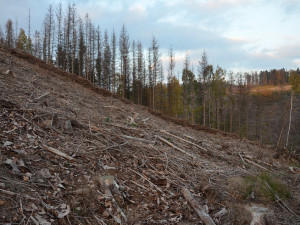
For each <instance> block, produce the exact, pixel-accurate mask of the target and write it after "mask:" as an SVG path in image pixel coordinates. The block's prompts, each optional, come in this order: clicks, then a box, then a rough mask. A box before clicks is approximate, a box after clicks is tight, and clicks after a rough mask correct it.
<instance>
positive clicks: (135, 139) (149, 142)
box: [121, 135, 155, 145]
mask: <svg viewBox="0 0 300 225" xmlns="http://www.w3.org/2000/svg"><path fill="white" fill-rule="evenodd" d="M121 137H123V138H127V139H130V140H134V141H140V142H144V143H148V144H152V145H154V144H155V141H149V140H146V139H144V138H137V137H131V136H127V135H121Z"/></svg>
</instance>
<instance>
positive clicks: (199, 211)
mask: <svg viewBox="0 0 300 225" xmlns="http://www.w3.org/2000/svg"><path fill="white" fill-rule="evenodd" d="M181 193H182V194H183V197H184V198H185V199H186V200H187V201H188V202H189V203H190V204H191V206H192V207H193V209H194V210H195V212H196V213H197V214H198V216H199V217H200V219H201V221H202V222H203V223H204V224H205V225H216V224H215V222H214V221H213V220H212V218H211V217H210V216H209V215H208V214H207V213H206V212H205V211H204V209H203V207H202V206H201V205H199V204H198V202H197V201H196V200H195V199H194V198H193V196H192V194H191V192H190V191H189V190H188V189H187V188H185V187H183V188H182V189H181Z"/></svg>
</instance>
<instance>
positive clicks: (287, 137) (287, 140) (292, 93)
mask: <svg viewBox="0 0 300 225" xmlns="http://www.w3.org/2000/svg"><path fill="white" fill-rule="evenodd" d="M293 97H294V90H292V92H291V108H290V121H289V128H288V133H287V136H286V144H285V148H287V147H288V144H289V136H290V130H291V122H292V111H293Z"/></svg>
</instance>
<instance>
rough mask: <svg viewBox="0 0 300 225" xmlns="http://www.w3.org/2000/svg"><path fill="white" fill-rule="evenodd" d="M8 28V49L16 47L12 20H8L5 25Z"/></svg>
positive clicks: (6, 41)
mask: <svg viewBox="0 0 300 225" xmlns="http://www.w3.org/2000/svg"><path fill="white" fill-rule="evenodd" d="M5 28H6V39H5V44H6V46H7V47H8V48H13V47H14V30H13V22H12V21H11V19H8V20H7V22H6V25H5Z"/></svg>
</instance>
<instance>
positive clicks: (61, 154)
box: [43, 145, 75, 161]
mask: <svg viewBox="0 0 300 225" xmlns="http://www.w3.org/2000/svg"><path fill="white" fill-rule="evenodd" d="M43 147H44V148H45V149H46V150H47V151H49V152H52V153H54V154H56V155H59V156H61V157H63V158H65V159H67V160H70V161H75V159H74V158H72V157H71V156H68V155H67V154H65V153H63V152H61V151H59V150H57V149H55V148H52V147H49V146H47V145H43Z"/></svg>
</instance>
